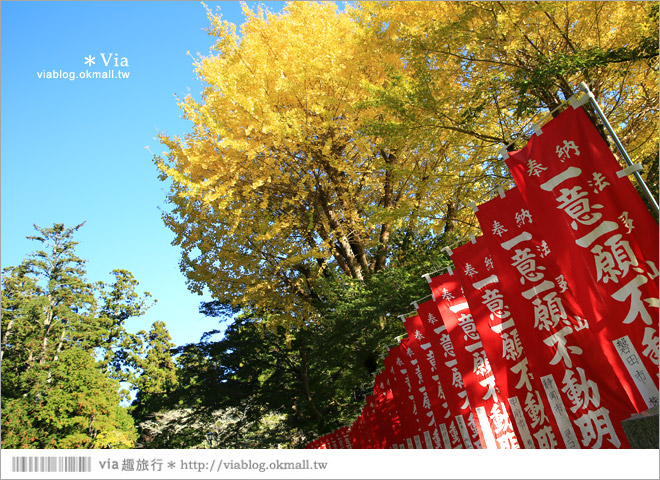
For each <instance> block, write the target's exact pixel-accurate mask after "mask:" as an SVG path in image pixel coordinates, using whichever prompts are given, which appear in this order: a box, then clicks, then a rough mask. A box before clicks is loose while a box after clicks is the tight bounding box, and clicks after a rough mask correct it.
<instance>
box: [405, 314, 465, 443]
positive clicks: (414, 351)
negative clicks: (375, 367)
mask: <svg viewBox="0 0 660 480" xmlns="http://www.w3.org/2000/svg"><path fill="white" fill-rule="evenodd" d="M404 325H405V328H406V331H407V332H408V339H407V345H408V348H409V350H410V351H409V352H408V356H409V358H410V361H411V364H413V365H412V367H413V368H414V373H415V377H416V378H417V379H418V384H417V387H418V389H419V392H420V395H421V397H422V398H421V400H422V405H423V407H424V408H425V410H426V411H425V414H426V416H427V417H428V418H429V428H431V431H430V435H431V438H432V440H433V445H434V448H447V449H453V448H462V446H463V442H461V441H460V438H458V436H457V435H456V436H455V437H454V441H453V443H452V437H449V430H448V428H447V423H455V419H453V418H452V417H451V413H450V412H449V409H448V405H447V401H446V399H445V396H444V391H443V389H442V384H441V383H440V377H439V375H438V365H437V362H436V353H435V349H434V347H433V344H432V342H431V336H430V335H429V334H428V333H427V332H426V329H425V328H424V325H423V324H422V320H421V318H420V317H419V315H413V316H411V317H408V318H406V319H405V321H404ZM448 419H449V422H447V420H448ZM450 428H451V426H450ZM453 428H454V429H456V427H455V426H454V427H453ZM441 437H442V438H443V439H444V443H443V440H441Z"/></svg>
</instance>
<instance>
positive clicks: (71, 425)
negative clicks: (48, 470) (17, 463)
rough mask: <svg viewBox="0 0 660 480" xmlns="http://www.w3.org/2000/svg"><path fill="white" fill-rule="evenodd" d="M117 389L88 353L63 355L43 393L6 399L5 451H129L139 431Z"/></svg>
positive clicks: (73, 349) (32, 393)
mask: <svg viewBox="0 0 660 480" xmlns="http://www.w3.org/2000/svg"><path fill="white" fill-rule="evenodd" d="M118 388H119V385H118V383H117V382H116V381H113V380H110V379H108V378H107V377H106V376H105V375H104V374H103V373H102V372H101V370H99V368H98V365H97V364H96V362H95V361H94V359H93V358H92V356H91V355H90V354H89V353H87V352H84V351H82V350H79V349H76V348H71V349H68V350H65V351H63V352H62V354H61V355H60V361H58V362H55V363H54V364H53V366H52V369H51V377H50V382H48V383H47V384H46V385H45V386H44V388H42V389H39V390H38V391H32V392H26V393H27V395H25V396H22V397H19V398H12V399H7V400H5V399H3V420H2V430H3V436H2V446H3V448H131V447H132V446H133V445H134V443H135V440H136V439H137V431H136V430H135V427H134V426H133V421H132V419H131V418H130V416H129V415H128V413H127V412H126V410H125V408H123V407H120V406H119V401H120V398H119V394H118ZM5 412H7V413H6V414H5Z"/></svg>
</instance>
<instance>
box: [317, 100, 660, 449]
mask: <svg viewBox="0 0 660 480" xmlns="http://www.w3.org/2000/svg"><path fill="white" fill-rule="evenodd" d="M506 163H507V166H508V167H509V170H510V171H511V173H512V175H513V178H514V180H515V182H516V185H517V187H515V188H513V189H511V190H509V191H507V192H505V193H503V194H501V195H500V196H498V197H497V198H494V199H492V200H490V201H488V202H486V203H485V204H482V205H480V206H478V207H477V208H476V216H477V218H478V220H479V223H480V225H481V230H482V232H483V235H482V236H481V237H479V238H478V239H475V240H473V241H471V242H468V243H467V244H465V245H463V246H461V247H459V248H457V249H456V250H454V251H453V252H451V253H452V254H451V258H452V260H453V262H454V269H453V270H451V269H450V271H449V273H446V274H443V275H440V276H437V277H434V278H431V277H430V276H429V277H428V280H429V284H430V288H431V291H432V299H431V300H428V301H426V302H423V303H420V304H416V306H417V308H416V314H414V315H411V316H409V317H408V318H406V319H405V322H404V324H405V328H406V331H407V334H408V336H407V338H404V339H403V340H402V341H401V342H400V344H399V345H397V346H396V347H394V348H391V349H390V350H389V353H388V355H387V356H386V357H385V359H384V364H385V368H384V369H383V371H382V372H381V373H379V374H378V375H377V376H376V381H375V386H374V393H373V394H372V395H370V396H368V398H367V402H366V405H365V407H364V409H363V411H362V413H361V415H360V416H359V417H358V418H357V420H356V421H355V422H354V423H353V425H352V426H351V427H344V428H343V429H340V430H338V431H337V432H333V433H332V434H330V435H326V436H325V437H322V438H321V439H319V440H317V441H315V442H312V443H311V444H310V445H308V447H309V448H452V449H453V448H627V447H629V443H628V441H627V439H626V436H625V434H624V432H623V429H622V426H621V422H622V421H623V420H625V419H627V418H629V417H630V416H631V415H633V414H634V413H636V412H642V411H644V410H646V409H648V408H650V407H653V406H656V405H658V377H659V373H658V338H659V337H658V305H659V301H658V268H657V266H658V224H657V223H656V221H655V220H654V219H653V217H652V216H651V214H650V213H649V211H648V209H647V208H646V206H645V205H644V203H643V202H642V200H641V198H640V196H639V195H638V194H637V192H636V191H635V189H634V187H633V185H632V184H631V182H630V180H629V179H628V177H627V176H626V175H622V174H621V167H620V166H619V164H618V162H617V161H616V159H615V158H614V156H613V155H612V153H611V152H610V150H609V148H608V147H607V145H606V144H605V142H604V141H603V139H602V138H601V137H600V135H599V134H598V132H597V130H596V129H595V127H594V126H593V125H592V123H591V122H590V120H589V119H588V117H587V115H586V113H585V112H584V111H583V109H582V108H569V109H567V110H565V111H564V112H563V113H561V114H560V115H559V116H557V117H556V118H555V119H553V120H552V121H551V122H550V123H548V124H547V125H546V126H544V127H543V129H542V131H541V134H540V135H539V134H538V133H537V134H535V135H533V136H532V138H531V139H530V141H529V142H528V144H527V145H526V147H525V148H523V149H521V150H519V151H516V152H513V153H511V154H510V155H509V157H508V158H507V159H506ZM321 445H324V447H321Z"/></svg>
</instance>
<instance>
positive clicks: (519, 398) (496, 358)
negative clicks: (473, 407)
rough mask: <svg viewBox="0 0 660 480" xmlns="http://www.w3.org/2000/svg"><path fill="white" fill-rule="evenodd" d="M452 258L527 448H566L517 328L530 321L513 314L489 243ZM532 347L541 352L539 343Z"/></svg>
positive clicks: (463, 250)
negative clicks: (522, 322)
mask: <svg viewBox="0 0 660 480" xmlns="http://www.w3.org/2000/svg"><path fill="white" fill-rule="evenodd" d="M451 258H452V260H453V261H454V265H455V267H456V272H455V273H456V274H457V275H458V276H459V278H460V281H461V284H462V286H463V292H464V294H465V297H466V299H467V301H468V304H469V305H470V312H472V317H473V318H474V320H475V323H476V325H477V331H478V332H479V336H480V337H481V341H482V343H483V346H484V349H485V351H486V354H487V355H488V358H490V359H491V360H492V361H491V368H492V369H493V374H494V375H495V378H496V380H497V385H498V387H499V389H500V391H501V392H502V395H503V397H504V398H505V399H506V400H507V403H508V407H509V411H510V413H511V417H512V418H513V425H514V429H515V430H516V434H517V435H518V438H519V439H520V441H521V446H522V447H523V448H543V449H547V448H566V445H565V444H564V441H563V439H562V437H561V433H560V432H561V431H560V429H559V426H558V425H557V422H556V421H555V418H554V416H553V415H551V414H550V415H548V414H549V412H550V408H551V407H550V404H549V402H548V398H547V396H546V393H545V391H543V388H542V386H541V384H540V380H539V378H540V376H539V375H538V374H537V375H534V372H535V369H534V365H533V363H532V362H530V357H529V356H528V355H527V354H526V348H527V347H528V345H530V344H529V343H526V342H525V340H528V339H525V338H524V335H521V334H520V332H519V330H518V328H517V324H518V323H520V322H521V321H524V320H526V318H523V319H521V318H519V317H517V316H514V315H513V314H512V312H511V309H510V307H509V305H508V302H507V299H505V298H504V295H503V294H502V288H501V286H500V282H499V279H498V273H499V271H498V270H497V269H496V268H495V266H494V264H493V259H492V257H491V256H490V252H489V251H488V247H487V246H486V242H485V240H484V239H483V237H479V238H478V239H476V240H475V241H474V242H473V243H472V242H470V243H467V244H465V245H463V246H462V247H459V248H457V249H456V250H454V252H453V254H452V256H451ZM524 332H525V331H524ZM524 332H523V333H524ZM532 340H534V339H532ZM531 346H532V347H533V348H537V346H536V343H535V342H534V341H532V342H531ZM541 392H543V393H541ZM546 412H547V413H546Z"/></svg>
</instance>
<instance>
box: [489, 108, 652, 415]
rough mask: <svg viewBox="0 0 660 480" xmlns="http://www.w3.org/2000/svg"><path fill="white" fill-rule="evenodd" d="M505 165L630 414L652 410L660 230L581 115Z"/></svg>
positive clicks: (554, 125) (562, 119)
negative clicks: (597, 339)
mask: <svg viewBox="0 0 660 480" xmlns="http://www.w3.org/2000/svg"><path fill="white" fill-rule="evenodd" d="M506 162H507V165H508V166H509V169H510V170H511V174H512V175H513V177H514V179H515V181H516V184H517V185H518V186H519V187H520V190H521V193H522V196H523V198H524V199H525V200H526V203H527V205H528V207H524V208H526V209H527V208H528V213H530V214H531V216H532V217H533V218H534V219H535V221H536V223H535V225H536V226H537V227H538V228H539V231H540V232H541V233H542V235H543V239H544V240H545V241H546V242H547V246H548V248H549V250H550V251H552V252H553V259H554V261H555V262H556V263H557V264H559V265H561V266H562V274H563V276H564V281H565V284H566V288H568V289H569V290H570V291H572V292H574V293H575V294H576V296H577V298H578V300H579V301H580V302H582V307H583V311H585V312H594V314H595V316H594V317H592V318H590V325H591V328H592V329H593V330H594V331H595V332H596V334H597V335H598V336H599V337H600V338H602V339H603V340H605V341H604V342H603V343H602V346H603V350H604V352H605V354H606V355H607V357H608V359H609V361H610V363H611V364H612V365H613V367H614V368H615V371H616V373H617V375H618V376H619V378H620V379H621V381H622V383H624V385H625V388H626V391H627V392H628V394H629V396H630V398H631V400H632V401H633V403H634V404H635V406H636V408H637V410H638V411H642V410H645V409H646V408H648V407H651V406H655V405H658V355H659V353H658V338H659V337H658V304H659V301H658V267H657V266H658V225H657V223H656V222H655V220H654V219H653V218H652V216H651V215H650V213H649V212H648V210H647V208H646V207H645V205H644V203H643V202H642V200H641V198H640V196H639V194H638V193H637V192H636V190H635V189H634V187H633V186H632V184H631V182H630V180H629V179H628V178H627V177H626V176H625V175H624V176H622V177H621V178H619V176H618V175H617V172H618V171H620V169H621V167H620V166H619V164H618V163H617V161H616V159H615V158H614V156H613V155H612V153H611V152H610V151H609V149H608V147H607V145H606V144H605V142H604V141H603V139H602V138H601V137H600V135H599V134H598V131H597V130H596V128H595V127H594V126H593V125H592V124H591V122H590V120H589V118H588V117H587V115H586V113H585V112H584V111H583V110H582V108H578V109H573V108H569V109H567V110H566V111H564V112H563V113H561V114H560V115H559V116H558V117H557V118H555V119H553V120H552V121H551V122H550V123H548V124H547V125H546V126H544V127H543V131H542V134H541V135H534V136H532V138H531V139H530V140H529V142H528V144H527V146H526V147H525V148H523V149H522V150H520V151H518V152H514V153H513V154H511V156H510V157H509V158H508V159H507V161H506ZM490 228H495V229H497V228H499V227H498V226H497V225H495V226H491V227H490Z"/></svg>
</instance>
